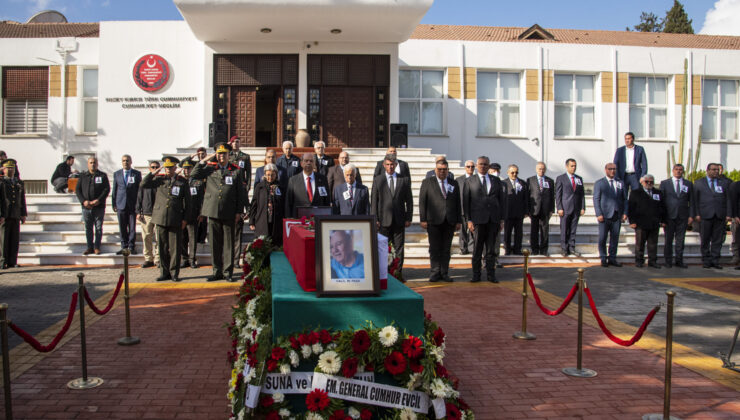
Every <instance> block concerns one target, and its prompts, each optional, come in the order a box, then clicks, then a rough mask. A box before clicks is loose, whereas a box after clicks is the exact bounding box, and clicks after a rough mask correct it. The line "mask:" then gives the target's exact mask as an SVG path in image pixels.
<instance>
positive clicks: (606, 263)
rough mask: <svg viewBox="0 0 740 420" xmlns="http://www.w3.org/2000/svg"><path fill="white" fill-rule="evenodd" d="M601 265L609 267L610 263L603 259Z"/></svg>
mask: <svg viewBox="0 0 740 420" xmlns="http://www.w3.org/2000/svg"><path fill="white" fill-rule="evenodd" d="M601 266H602V267H609V263H608V262H606V261H602V262H601Z"/></svg>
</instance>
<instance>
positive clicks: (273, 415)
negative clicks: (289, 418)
mask: <svg viewBox="0 0 740 420" xmlns="http://www.w3.org/2000/svg"><path fill="white" fill-rule="evenodd" d="M265 420H280V414H278V412H277V411H270V413H269V414H267V417H265Z"/></svg>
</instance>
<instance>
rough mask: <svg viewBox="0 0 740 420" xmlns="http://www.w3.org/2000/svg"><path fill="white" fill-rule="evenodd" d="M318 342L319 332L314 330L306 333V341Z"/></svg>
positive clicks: (312, 343)
mask: <svg viewBox="0 0 740 420" xmlns="http://www.w3.org/2000/svg"><path fill="white" fill-rule="evenodd" d="M318 342H319V333H317V332H316V331H311V333H309V334H308V343H309V344H311V345H314V344H316V343H318Z"/></svg>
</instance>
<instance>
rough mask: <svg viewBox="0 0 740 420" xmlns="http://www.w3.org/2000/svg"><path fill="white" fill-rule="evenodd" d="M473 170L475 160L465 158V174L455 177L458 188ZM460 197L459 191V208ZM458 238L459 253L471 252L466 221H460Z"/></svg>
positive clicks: (471, 237)
mask: <svg viewBox="0 0 740 420" xmlns="http://www.w3.org/2000/svg"><path fill="white" fill-rule="evenodd" d="M474 172H475V162H473V161H472V160H466V161H465V175H461V176H459V177H457V179H455V181H457V185H458V187H459V188H460V189H462V188H463V186H464V185H465V181H467V180H468V178H470V177H471V175H473V173H474ZM462 199H463V194H462V191H460V206H461V207H460V208H461V209H462ZM459 239H460V253H461V254H462V255H467V254H470V253H471V252H473V245H474V243H473V235H472V234H471V233H470V231H468V225H467V223H461V224H460V233H459Z"/></svg>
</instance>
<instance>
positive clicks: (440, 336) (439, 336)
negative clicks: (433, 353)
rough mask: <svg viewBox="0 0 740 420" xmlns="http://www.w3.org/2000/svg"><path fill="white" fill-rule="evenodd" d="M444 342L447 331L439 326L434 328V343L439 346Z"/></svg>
mask: <svg viewBox="0 0 740 420" xmlns="http://www.w3.org/2000/svg"><path fill="white" fill-rule="evenodd" d="M444 342H445V332H444V331H442V328H437V329H436V330H434V345H435V346H437V347H439V346H441V345H442V343H444Z"/></svg>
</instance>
